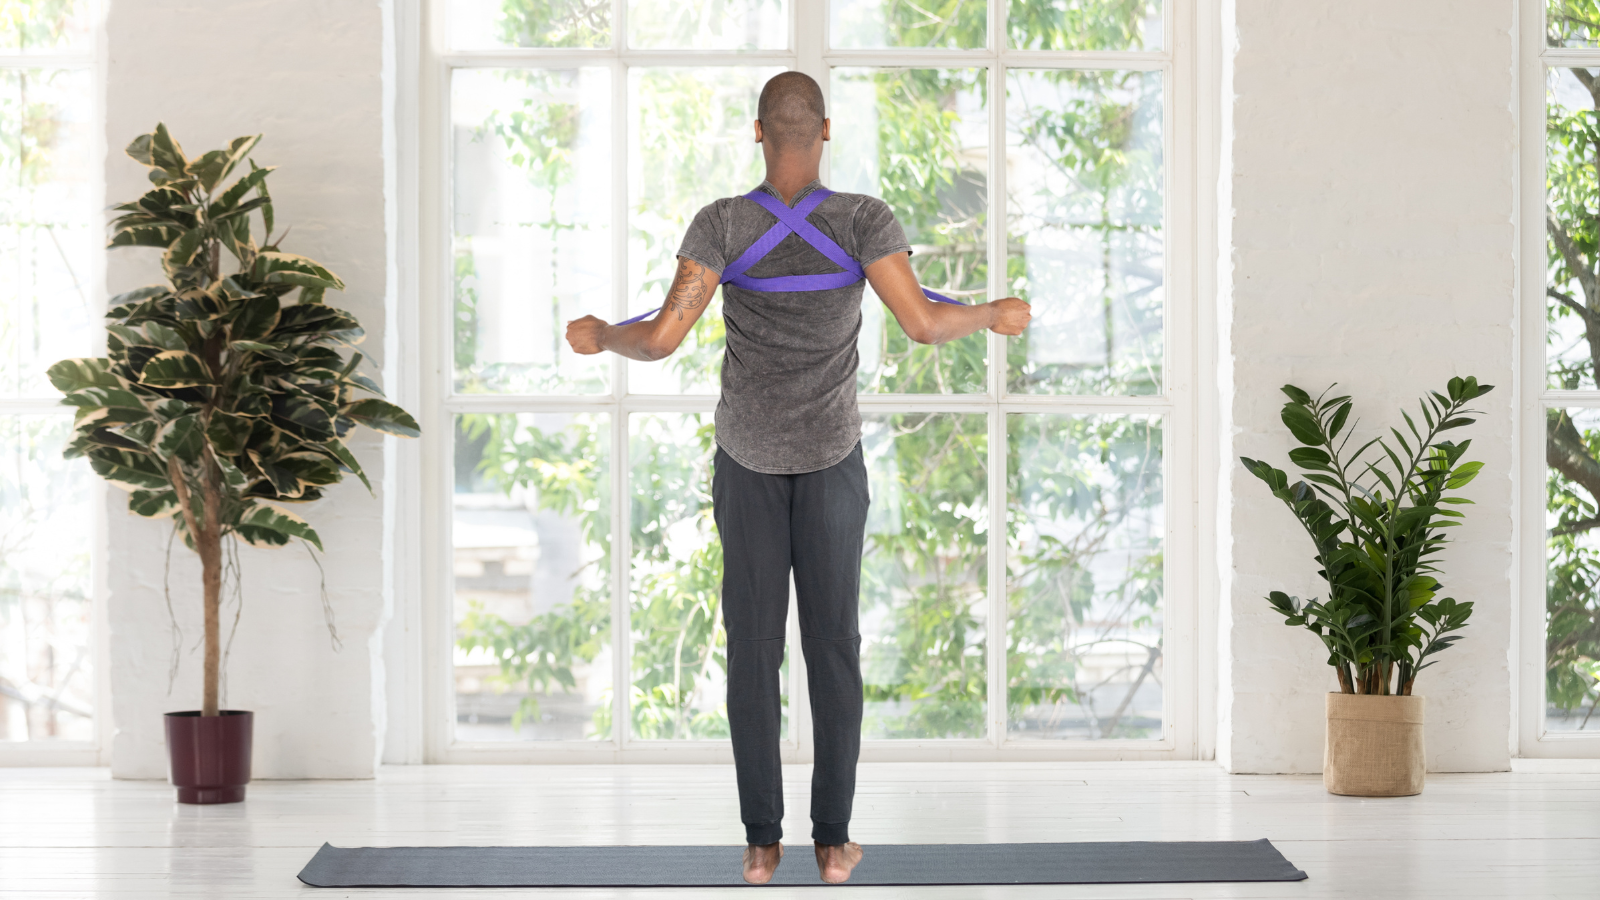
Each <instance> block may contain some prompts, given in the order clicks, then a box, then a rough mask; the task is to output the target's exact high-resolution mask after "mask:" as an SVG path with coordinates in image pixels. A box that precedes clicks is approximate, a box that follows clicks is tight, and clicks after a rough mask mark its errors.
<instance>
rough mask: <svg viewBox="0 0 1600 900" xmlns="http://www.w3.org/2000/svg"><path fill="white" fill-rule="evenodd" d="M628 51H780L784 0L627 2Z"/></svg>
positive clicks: (784, 36) (785, 36) (785, 42)
mask: <svg viewBox="0 0 1600 900" xmlns="http://www.w3.org/2000/svg"><path fill="white" fill-rule="evenodd" d="M628 46H630V47H634V48H639V49H659V48H686V49H687V48H692V49H695V50H784V49H787V48H788V46H789V4H788V3H787V2H786V0H628Z"/></svg>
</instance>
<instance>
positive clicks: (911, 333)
mask: <svg viewBox="0 0 1600 900" xmlns="http://www.w3.org/2000/svg"><path fill="white" fill-rule="evenodd" d="M905 330H906V337H908V338H910V339H912V340H913V341H916V342H917V343H919V344H937V343H939V330H938V329H937V328H935V327H933V323H931V322H917V323H914V324H911V325H906V326H905Z"/></svg>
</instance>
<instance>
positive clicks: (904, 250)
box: [857, 244, 911, 269]
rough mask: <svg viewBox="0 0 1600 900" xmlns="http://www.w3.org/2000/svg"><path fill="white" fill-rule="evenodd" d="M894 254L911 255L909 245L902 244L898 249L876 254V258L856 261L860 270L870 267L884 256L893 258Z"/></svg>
mask: <svg viewBox="0 0 1600 900" xmlns="http://www.w3.org/2000/svg"><path fill="white" fill-rule="evenodd" d="M896 253H905V254H910V253H911V245H910V244H902V245H900V246H899V247H894V248H891V249H889V250H885V251H883V252H882V253H880V254H878V255H877V256H874V257H873V258H871V259H861V260H857V262H859V263H860V264H861V268H863V269H865V268H866V267H867V266H870V265H872V264H873V263H875V262H877V261H878V260H880V259H883V258H884V257H885V256H893V255H894V254H896Z"/></svg>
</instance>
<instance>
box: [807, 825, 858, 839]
mask: <svg viewBox="0 0 1600 900" xmlns="http://www.w3.org/2000/svg"><path fill="white" fill-rule="evenodd" d="M811 839H812V840H813V841H816V842H817V843H819V844H848V843H850V823H849V822H812V823H811Z"/></svg>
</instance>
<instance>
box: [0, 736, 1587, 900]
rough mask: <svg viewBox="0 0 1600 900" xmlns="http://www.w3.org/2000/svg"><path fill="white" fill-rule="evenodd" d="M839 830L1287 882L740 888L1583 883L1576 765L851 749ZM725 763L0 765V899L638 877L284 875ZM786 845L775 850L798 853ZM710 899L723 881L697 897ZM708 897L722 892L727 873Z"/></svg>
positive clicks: (640, 828) (954, 894) (687, 819)
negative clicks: (1414, 782)
mask: <svg viewBox="0 0 1600 900" xmlns="http://www.w3.org/2000/svg"><path fill="white" fill-rule="evenodd" d="M809 775H810V773H809V770H808V768H807V767H803V766H791V767H786V769H785V779H786V791H785V797H786V804H787V809H788V813H789V814H788V816H787V817H786V819H785V823H784V824H785V828H786V830H787V832H788V835H789V837H790V838H791V842H792V843H793V844H795V845H796V849H797V850H803V845H804V844H805V843H807V842H808V841H807V832H808V830H809V824H808V822H807V820H806V806H807V783H808V780H809ZM851 831H852V836H853V837H855V838H856V839H857V840H859V841H861V842H862V843H863V844H864V845H866V847H867V852H868V853H870V852H871V848H872V845H873V844H886V843H912V842H926V843H965V842H997V841H1105V840H1253V839H1256V838H1261V837H1266V838H1270V839H1271V840H1272V841H1273V843H1274V844H1276V845H1277V846H1278V848H1279V849H1280V850H1282V851H1283V853H1284V855H1285V856H1287V857H1288V858H1289V859H1290V860H1291V861H1293V862H1294V863H1295V865H1297V866H1299V867H1300V868H1302V869H1304V870H1305V871H1306V872H1307V873H1308V874H1309V875H1310V876H1311V877H1310V878H1309V879H1308V880H1307V881H1304V882H1299V883H1295V884H1281V883H1280V884H1224V885H1216V884H1210V885H1208V884H1185V885H1080V886H1034V887H994V888H988V889H982V888H978V889H975V888H972V887H951V888H916V889H905V888H868V887H861V888H826V887H818V888H793V889H784V888H762V889H761V890H763V891H765V892H766V893H765V894H764V895H763V896H771V897H775V898H788V897H792V898H806V900H821V898H825V897H828V896H834V895H844V894H847V895H848V896H850V897H858V898H862V900H868V898H871V900H880V898H881V900H889V898H913V897H914V898H916V900H955V898H996V900H998V898H1002V897H1004V898H1008V900H1011V898H1015V900H1045V898H1050V900H1057V898H1060V900H1127V898H1149V900H1182V898H1190V900H1211V898H1234V897H1237V898H1247V900H1274V898H1285V900H1287V898H1295V900H1318V898H1335V897H1352V896H1366V897H1372V898H1408V900H1409V898H1417V900H1427V898H1439V900H1445V898H1448V900H1475V898H1491V897H1496V898H1498V897H1516V898H1552V900H1566V898H1574V900H1575V898H1580V897H1581V898H1587V900H1594V898H1600V774H1549V773H1538V774H1534V773H1524V774H1512V773H1485V774H1468V775H1433V776H1430V777H1429V780H1428V787H1427V790H1426V791H1425V792H1424V793H1423V794H1421V795H1420V796H1417V797H1407V798H1394V799H1384V800H1373V799H1362V798H1352V797H1335V796H1332V795H1330V794H1328V793H1326V792H1325V791H1324V790H1323V789H1322V782H1321V779H1320V778H1318V777H1316V776H1230V775H1227V774H1225V773H1223V772H1222V771H1221V770H1220V769H1218V768H1216V767H1215V766H1211V765H1207V764H1171V763H1109V764H1105V763H1063V764H1047V763H1013V764H1005V765H983V764H972V763H924V764H915V765H905V764H893V765H891V764H864V765H862V767H861V772H860V782H859V790H858V793H857V799H856V815H855V821H854V822H853V823H852V826H851ZM741 839H742V829H741V827H740V825H739V821H738V799H737V796H736V794H735V792H734V788H733V774H732V770H731V768H730V767H727V766H415V767H390V768H385V769H384V770H383V771H382V772H381V774H380V775H379V777H378V778H377V779H374V780H370V781H319V782H291V781H263V782H256V783H255V784H252V785H251V786H250V796H249V800H248V801H247V802H245V803H243V804H233V805H227V806H206V807H196V806H183V805H180V804H177V803H174V802H173V798H172V789H171V788H170V787H169V786H168V785H166V784H164V783H158V782H129V781H114V780H112V779H111V778H110V777H109V776H108V774H107V773H106V772H105V771H104V770H97V769H0V898H6V900H12V898H17V900H21V898H47V900H61V898H69V897H95V898H103V897H117V898H124V897H125V898H199V897H206V898H212V897H226V898H230V900H231V898H240V900H253V898H284V897H296V898H324V897H327V898H332V897H377V896H384V897H388V896H411V895H417V896H425V897H429V898H437V900H456V898H469V897H470V898H484V897H486V896H494V895H505V894H516V895H520V896H529V895H533V894H537V895H538V896H541V897H571V898H592V900H599V898H619V900H620V898H641V900H642V898H663V897H673V898H680V900H681V898H683V897H685V896H687V894H688V892H686V891H661V890H629V891H615V890H546V891H537V892H535V891H529V890H526V889H516V890H492V889H472V890H416V891H397V890H388V889H385V890H370V891H360V890H317V889H312V888H307V887H305V886H304V885H301V884H300V883H299V882H298V881H297V880H296V879H295V873H296V872H298V871H299V869H300V867H301V866H302V865H304V864H305V862H306V860H308V859H309V858H310V856H311V854H312V853H313V852H315V850H316V848H317V847H318V846H320V845H321V844H322V842H323V841H328V842H330V843H333V844H336V845H339V846H362V845H368V846H374V845H388V846H420V845H458V844H460V845H464V844H566V845H585V844H676V843H696V844H698V843H730V844H737V843H739V842H741ZM807 857H809V854H808V853H800V854H797V855H794V856H791V857H790V862H789V863H786V865H788V864H808V863H809V860H808V859H807ZM717 893H718V894H719V895H720V894H722V893H724V892H717ZM727 893H732V894H737V893H740V891H738V890H734V891H731V892H727Z"/></svg>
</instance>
